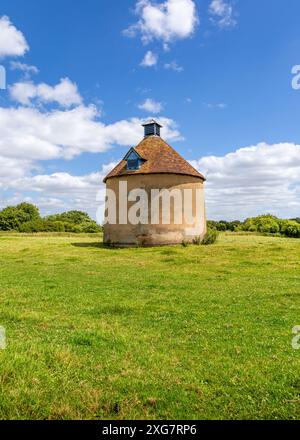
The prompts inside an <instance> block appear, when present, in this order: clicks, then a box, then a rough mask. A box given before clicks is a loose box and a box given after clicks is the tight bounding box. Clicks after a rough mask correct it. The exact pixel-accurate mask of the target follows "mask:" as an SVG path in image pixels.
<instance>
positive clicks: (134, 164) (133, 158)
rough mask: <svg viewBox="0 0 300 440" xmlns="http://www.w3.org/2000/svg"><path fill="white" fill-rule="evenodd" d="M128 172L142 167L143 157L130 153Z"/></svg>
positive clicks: (127, 156)
mask: <svg viewBox="0 0 300 440" xmlns="http://www.w3.org/2000/svg"><path fill="white" fill-rule="evenodd" d="M125 160H126V162H127V170H133V171H134V170H138V169H139V168H140V167H141V165H142V160H141V157H140V156H139V155H138V154H137V153H136V152H135V151H134V150H132V151H130V152H129V153H128V154H127V155H126V156H125Z"/></svg>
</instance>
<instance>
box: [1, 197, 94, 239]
mask: <svg viewBox="0 0 300 440" xmlns="http://www.w3.org/2000/svg"><path fill="white" fill-rule="evenodd" d="M0 231H15V232H27V233H34V232H74V233H97V232H101V231H102V227H101V226H99V225H98V224H97V223H96V222H95V221H94V220H92V219H91V218H90V216H89V215H88V214H87V213H85V212H82V211H68V212H63V213H61V214H54V215H49V216H47V217H42V216H41V214H40V211H39V209H38V208H37V207H36V206H35V205H33V204H31V203H20V204H19V205H17V206H8V207H7V208H4V209H3V210H2V211H0Z"/></svg>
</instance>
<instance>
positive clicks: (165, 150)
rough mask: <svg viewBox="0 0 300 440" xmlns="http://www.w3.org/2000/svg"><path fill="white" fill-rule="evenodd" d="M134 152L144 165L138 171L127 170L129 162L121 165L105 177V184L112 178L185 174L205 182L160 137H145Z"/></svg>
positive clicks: (203, 178)
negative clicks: (136, 175)
mask: <svg viewBox="0 0 300 440" xmlns="http://www.w3.org/2000/svg"><path fill="white" fill-rule="evenodd" d="M134 150H135V151H136V152H137V153H138V154H139V155H140V156H141V157H142V158H143V159H144V161H145V162H144V163H143V164H142V165H141V167H140V168H139V169H138V170H127V162H126V161H125V160H121V162H120V163H118V165H117V166H116V167H115V168H114V169H113V170H112V171H111V172H110V173H109V174H108V175H107V176H106V177H105V179H104V182H106V180H107V179H110V178H111V177H118V176H124V175H130V174H162V173H166V174H184V175H187V176H194V177H199V178H200V179H202V180H203V181H204V180H205V177H204V176H203V175H202V174H201V173H199V172H198V171H197V170H196V169H195V168H194V167H192V165H190V164H189V163H188V162H187V161H186V160H185V159H183V157H181V156H180V154H178V153H177V152H176V151H175V150H174V149H173V148H172V147H171V146H170V145H168V144H167V142H165V141H164V140H163V139H162V138H161V137H160V136H147V137H145V138H144V139H143V140H142V141H141V142H140V143H139V144H138V145H137V147H135V148H134Z"/></svg>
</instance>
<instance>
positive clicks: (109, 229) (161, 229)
mask: <svg viewBox="0 0 300 440" xmlns="http://www.w3.org/2000/svg"><path fill="white" fill-rule="evenodd" d="M120 181H122V182H125V181H126V182H127V190H128V193H129V192H130V191H131V190H133V189H139V188H140V189H144V190H145V191H146V192H147V194H148V206H147V208H148V224H137V225H133V224H130V222H127V224H119V183H120ZM106 187H107V189H110V190H113V191H114V193H115V194H116V200H117V203H116V206H117V210H116V213H117V224H109V223H107V224H105V226H104V243H105V244H109V245H111V246H120V247H122V246H159V245H171V244H178V243H182V241H187V242H191V241H192V240H193V239H194V238H195V237H201V238H203V236H204V235H205V233H206V213H205V194H204V183H203V181H202V180H201V179H199V178H197V177H193V176H185V175H180V174H145V175H141V174H139V175H128V176H122V177H113V178H110V179H108V180H107V182H106ZM153 189H156V190H157V189H159V190H162V189H168V190H169V191H171V190H184V189H189V190H192V191H193V194H195V193H196V190H198V194H199V195H200V196H199V199H200V203H199V201H198V204H197V203H196V197H193V199H192V207H190V209H192V212H193V216H194V217H195V218H197V223H198V225H197V229H196V230H194V227H193V226H191V225H189V224H187V223H186V222H185V221H184V216H183V221H182V223H181V224H175V223H174V215H173V212H174V203H173V202H174V201H173V198H171V203H170V208H171V209H170V212H171V218H170V220H171V221H170V224H163V222H162V216H161V212H160V216H159V221H158V224H151V190H153ZM134 204H135V202H128V211H129V210H130V208H131V207H132V206H133V205H134ZM175 206H176V205H175ZM197 207H198V210H197V209H196V208H197ZM182 209H183V205H182ZM123 214H124V213H123Z"/></svg>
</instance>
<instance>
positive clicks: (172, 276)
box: [0, 234, 300, 419]
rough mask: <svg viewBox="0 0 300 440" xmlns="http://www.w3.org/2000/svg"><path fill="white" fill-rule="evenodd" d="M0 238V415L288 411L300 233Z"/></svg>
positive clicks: (296, 357) (297, 383) (294, 376)
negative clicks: (150, 243)
mask: <svg viewBox="0 0 300 440" xmlns="http://www.w3.org/2000/svg"><path fill="white" fill-rule="evenodd" d="M100 242H101V237H100V236H83V235H81V236H72V235H69V236H62V235H60V236H51V235H50V236H49V235H45V236H21V235H16V234H15V235H14V234H10V235H0V301H1V307H0V325H2V326H4V327H5V328H6V331H7V337H8V341H7V342H8V346H7V349H6V350H2V351H0V418H2V419H71V418H75V419H102V418H111V419H127V418H129V419H131V418H132V419H140V418H147V419H164V418H167V419H181V418H183V419H191V418H196V419H246V418H247V419H248V418H251V419H263V418H267V419H275V418H280V419H298V418H299V414H300V412H299V411H300V351H296V350H293V349H292V347H291V338H292V334H291V329H292V327H294V326H295V325H297V324H300V313H299V310H300V258H299V257H300V240H292V239H286V238H270V237H259V236H237V235H222V236H221V237H220V238H219V240H218V243H217V244H216V245H214V246H208V247H206V246H189V247H187V248H184V247H182V246H178V247H171V248H154V249H149V248H148V249H141V248H139V249H127V250H118V249H113V250H112V249H106V248H103V247H102V246H101V243H100Z"/></svg>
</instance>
